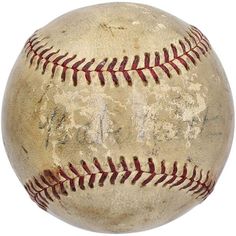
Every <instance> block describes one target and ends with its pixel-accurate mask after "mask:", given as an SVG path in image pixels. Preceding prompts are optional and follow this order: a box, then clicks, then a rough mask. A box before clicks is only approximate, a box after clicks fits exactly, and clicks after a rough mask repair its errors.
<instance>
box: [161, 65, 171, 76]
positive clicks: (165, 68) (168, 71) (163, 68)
mask: <svg viewBox="0 0 236 236" xmlns="http://www.w3.org/2000/svg"><path fill="white" fill-rule="evenodd" d="M160 67H161V69H162V70H163V71H164V72H165V74H166V75H167V76H168V78H170V77H171V73H170V70H169V69H168V68H167V67H166V66H165V65H164V64H161V65H160Z"/></svg>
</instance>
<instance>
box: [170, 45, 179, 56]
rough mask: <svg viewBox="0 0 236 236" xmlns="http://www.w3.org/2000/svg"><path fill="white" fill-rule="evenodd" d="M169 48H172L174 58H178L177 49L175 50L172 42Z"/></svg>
mask: <svg viewBox="0 0 236 236" xmlns="http://www.w3.org/2000/svg"><path fill="white" fill-rule="evenodd" d="M171 49H172V52H173V55H174V58H178V51H177V48H176V46H175V45H174V44H173V43H172V44H171Z"/></svg>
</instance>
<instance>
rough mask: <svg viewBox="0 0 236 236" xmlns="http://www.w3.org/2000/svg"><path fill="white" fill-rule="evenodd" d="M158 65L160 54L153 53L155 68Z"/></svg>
mask: <svg viewBox="0 0 236 236" xmlns="http://www.w3.org/2000/svg"><path fill="white" fill-rule="evenodd" d="M159 65H160V54H159V52H155V66H159Z"/></svg>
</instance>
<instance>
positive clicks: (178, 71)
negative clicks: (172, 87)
mask: <svg viewBox="0 0 236 236" xmlns="http://www.w3.org/2000/svg"><path fill="white" fill-rule="evenodd" d="M169 64H170V65H171V66H172V67H173V68H174V69H175V71H176V73H177V74H178V75H180V73H181V70H180V68H179V67H178V66H177V65H176V64H175V63H174V62H173V61H170V62H169Z"/></svg>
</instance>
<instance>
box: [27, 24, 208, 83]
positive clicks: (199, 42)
mask: <svg viewBox="0 0 236 236" xmlns="http://www.w3.org/2000/svg"><path fill="white" fill-rule="evenodd" d="M38 34H39V33H38V32H36V33H34V34H33V36H31V37H30V38H29V39H28V41H27V42H26V44H25V53H26V56H27V57H29V63H30V65H32V64H33V63H34V61H35V60H36V69H38V68H39V67H40V66H41V67H42V73H43V74H44V73H45V71H46V69H47V68H48V65H49V64H50V63H51V64H52V68H51V69H50V70H51V74H52V77H54V76H55V72H56V69H57V68H58V67H60V68H61V69H62V72H60V73H61V74H60V77H61V81H62V82H64V81H65V80H66V74H67V71H68V70H69V69H70V70H72V71H73V74H72V81H73V85H74V86H77V84H78V72H83V73H84V78H85V79H86V81H87V83H88V84H91V82H92V79H91V78H92V76H91V73H94V72H96V73H97V78H98V79H99V81H100V84H101V86H104V85H105V84H106V80H105V77H104V72H109V73H110V75H111V78H112V81H113V83H114V85H115V86H119V83H120V81H119V80H120V78H119V77H120V76H119V75H118V73H120V74H122V75H123V78H124V79H125V80H126V82H127V84H128V85H129V86H132V84H133V81H132V78H131V76H130V72H132V71H136V72H137V73H138V76H139V77H140V79H141V81H142V82H143V83H144V85H147V84H148V74H149V76H150V77H151V78H152V79H154V81H155V82H156V83H157V84H159V83H160V80H159V78H160V76H161V75H160V71H158V68H160V69H161V71H162V72H163V73H164V75H165V76H167V77H168V78H171V77H172V75H173V74H174V73H176V74H177V75H180V74H181V72H182V70H183V69H185V70H187V71H188V70H189V69H190V64H191V63H192V64H193V65H196V63H197V61H196V59H198V60H199V61H200V60H201V56H202V55H204V56H206V55H207V52H209V50H210V49H211V46H210V44H209V41H208V40H207V38H206V37H205V36H204V35H203V34H202V33H201V31H200V30H198V29H197V28H196V27H194V26H191V27H190V28H189V30H188V32H187V36H188V37H184V38H183V39H182V40H181V39H180V40H179V41H178V43H177V44H174V43H171V44H170V47H169V48H166V47H165V48H163V51H162V52H154V56H155V58H154V61H153V62H152V61H151V54H150V53H149V52H145V53H144V59H143V63H142V64H143V65H140V64H141V61H140V56H139V55H135V56H134V57H133V59H130V58H129V57H128V56H124V57H123V59H122V61H121V62H120V63H118V59H117V58H112V60H111V62H110V63H108V61H109V58H107V57H106V58H104V59H103V60H101V61H99V62H97V61H96V59H95V58H92V59H91V60H87V59H86V58H82V59H79V60H77V61H75V60H76V58H77V57H78V56H77V55H76V54H75V55H73V56H70V55H69V53H68V52H67V53H65V54H59V52H60V50H57V51H52V50H53V46H51V47H47V44H48V43H43V42H44V41H45V40H46V39H48V38H42V39H40V37H39V36H38ZM179 48H181V49H182V51H181V50H179ZM170 52H171V54H170ZM47 54H48V55H47ZM57 54H58V56H57V57H56V58H54V59H51V58H52V57H53V56H55V55H57ZM46 55H47V56H46ZM187 59H189V60H187ZM130 60H131V67H129V68H128V62H129V61H130ZM73 61H75V62H74V63H73V65H72V66H70V63H71V62H73ZM161 61H163V62H161ZM190 62H191V63H190ZM94 65H95V69H93V68H92V66H94ZM181 65H182V66H181ZM80 66H82V68H80ZM117 68H118V69H117Z"/></svg>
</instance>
